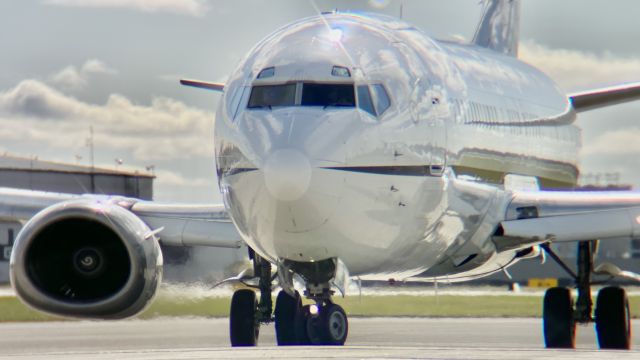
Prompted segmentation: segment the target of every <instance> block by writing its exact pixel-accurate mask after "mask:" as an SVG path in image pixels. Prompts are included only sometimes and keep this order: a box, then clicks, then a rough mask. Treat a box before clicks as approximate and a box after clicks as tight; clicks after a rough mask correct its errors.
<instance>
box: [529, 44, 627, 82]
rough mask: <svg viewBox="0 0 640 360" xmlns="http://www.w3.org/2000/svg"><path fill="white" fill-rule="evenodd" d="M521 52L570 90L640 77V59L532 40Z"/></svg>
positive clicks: (533, 63)
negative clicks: (559, 46) (543, 43)
mask: <svg viewBox="0 0 640 360" xmlns="http://www.w3.org/2000/svg"><path fill="white" fill-rule="evenodd" d="M519 56H520V58H521V59H522V60H524V61H526V62H528V63H530V64H532V65H534V66H535V67H537V68H539V69H540V70H542V71H544V72H545V73H546V74H548V75H549V76H551V78H553V79H554V80H555V81H556V82H557V83H558V84H559V85H560V86H561V87H563V88H564V89H566V90H571V91H575V90H581V89H590V88H593V87H594V86H597V87H599V86H602V85H609V84H617V83H621V82H634V81H640V59H634V58H625V57H619V56H615V55H613V54H610V53H605V54H603V55H596V54H593V53H589V52H584V51H578V50H570V49H551V48H548V47H545V46H543V45H540V44H537V43H535V42H532V41H524V42H522V43H521V44H520V51H519Z"/></svg>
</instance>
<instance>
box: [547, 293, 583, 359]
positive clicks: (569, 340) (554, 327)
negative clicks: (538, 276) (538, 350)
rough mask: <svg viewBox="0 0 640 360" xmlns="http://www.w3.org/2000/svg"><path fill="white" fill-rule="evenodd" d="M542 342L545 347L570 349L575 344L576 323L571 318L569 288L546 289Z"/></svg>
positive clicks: (571, 301)
mask: <svg viewBox="0 0 640 360" xmlns="http://www.w3.org/2000/svg"><path fill="white" fill-rule="evenodd" d="M542 320H543V328H544V342H545V346H546V347H547V348H556V349H572V348H575V346H576V341H575V340H576V323H575V320H574V319H573V297H572V295H571V290H569V289H567V288H563V287H555V288H551V289H548V290H547V291H546V293H545V294H544V303H543V307H542Z"/></svg>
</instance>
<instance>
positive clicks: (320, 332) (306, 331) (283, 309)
mask: <svg viewBox="0 0 640 360" xmlns="http://www.w3.org/2000/svg"><path fill="white" fill-rule="evenodd" d="M275 323H276V338H277V341H278V345H344V343H345V341H346V340H347V335H348V333H349V322H348V320H347V314H346V313H345V312H344V309H343V308H342V307H341V306H340V305H338V304H334V303H333V302H331V300H330V299H327V300H325V301H318V302H317V303H316V304H313V305H305V306H302V302H301V300H300V295H298V292H295V296H291V295H289V294H287V293H286V292H285V291H284V290H282V291H280V293H279V294H278V299H277V300H276V311H275Z"/></svg>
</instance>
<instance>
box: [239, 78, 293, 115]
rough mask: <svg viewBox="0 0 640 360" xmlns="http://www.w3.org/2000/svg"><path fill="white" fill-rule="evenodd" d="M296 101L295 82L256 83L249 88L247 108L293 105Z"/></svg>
mask: <svg viewBox="0 0 640 360" xmlns="http://www.w3.org/2000/svg"><path fill="white" fill-rule="evenodd" d="M295 102H296V84H295V83H291V84H283V85H256V86H254V87H253V88H252V89H251V96H250V97H249V104H248V105H247V107H248V108H249V109H256V108H264V107H267V108H271V107H274V106H293V105H295Z"/></svg>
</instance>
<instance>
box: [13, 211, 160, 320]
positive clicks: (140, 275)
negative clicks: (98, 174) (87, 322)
mask: <svg viewBox="0 0 640 360" xmlns="http://www.w3.org/2000/svg"><path fill="white" fill-rule="evenodd" d="M121 205H125V206H124V207H123V206H121ZM125 207H126V204H118V203H117V200H104V201H102V200H95V199H81V200H73V201H68V202H62V203H58V204H55V205H52V206H50V207H48V208H45V209H44V210H42V211H40V212H39V213H38V214H36V215H35V216H34V217H33V218H31V220H29V221H28V222H27V223H26V224H25V226H24V227H23V229H22V230H21V231H20V233H19V234H18V237H17V239H16V242H15V245H14V247H13V251H12V254H11V283H12V285H13V288H14V289H15V291H16V293H17V294H18V296H19V297H20V298H21V299H22V300H23V301H24V302H25V303H27V304H29V305H30V306H32V307H34V308H35V309H37V310H40V311H44V312H48V313H52V314H55V315H62V316H71V317H81V318H99V319H119V318H125V317H129V316H132V315H135V314H137V313H139V312H140V311H142V310H143V309H144V308H145V307H146V305H147V304H149V303H150V302H151V300H152V299H153V296H154V295H155V293H156V290H157V288H158V285H159V284H160V281H161V278H162V253H161V251H160V246H159V244H158V240H157V239H156V237H155V236H154V232H152V231H151V230H150V229H149V227H148V226H147V225H146V224H145V223H144V222H143V221H142V220H140V218H138V217H137V216H136V215H135V214H133V213H132V212H130V211H129V210H127V209H126V208H125Z"/></svg>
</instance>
